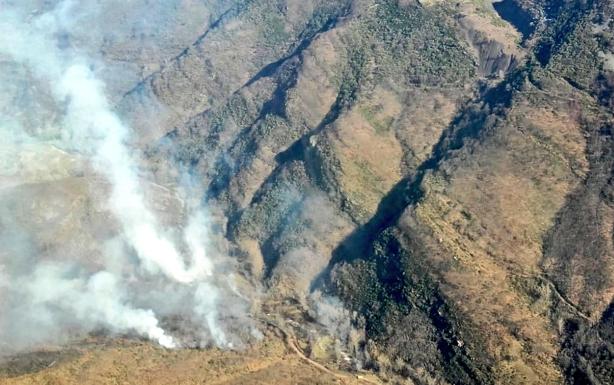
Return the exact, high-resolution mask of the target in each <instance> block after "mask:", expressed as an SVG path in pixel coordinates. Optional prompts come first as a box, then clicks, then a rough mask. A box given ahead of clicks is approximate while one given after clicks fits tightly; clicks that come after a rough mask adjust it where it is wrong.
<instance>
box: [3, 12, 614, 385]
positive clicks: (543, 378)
mask: <svg viewBox="0 0 614 385" xmlns="http://www.w3.org/2000/svg"><path fill="white" fill-rule="evenodd" d="M205 8H207V12H208V14H207V16H206V17H204V16H203V23H200V24H199V28H196V29H197V30H198V33H192V32H189V33H188V32H185V31H186V29H185V28H183V29H181V31H183V32H185V33H179V34H178V35H177V37H176V38H173V39H174V40H173V41H172V44H171V43H168V44H165V45H163V46H162V48H161V49H160V50H159V51H157V52H155V53H151V51H148V50H143V51H138V50H137V48H136V47H138V42H136V43H135V44H134V45H135V47H132V46H130V47H125V46H118V45H115V44H114V43H113V42H112V41H111V42H109V41H106V43H105V44H106V45H105V44H103V45H102V46H101V47H97V46H96V47H93V48H92V49H99V50H103V52H104V57H106V58H107V60H110V61H112V60H118V61H121V60H127V61H133V62H134V63H138V65H140V66H142V67H141V68H142V73H141V75H142V76H141V77H140V79H139V80H138V81H135V82H133V84H131V85H130V86H127V85H125V84H115V85H114V86H115V87H117V90H119V91H116V92H115V94H114V95H113V100H114V101H115V102H116V105H117V109H118V110H119V111H121V112H122V114H123V115H124V117H125V119H126V120H128V121H130V122H131V124H132V125H133V126H134V127H135V130H137V132H138V134H139V135H138V138H137V139H138V142H139V143H138V145H139V146H140V147H141V148H142V149H143V150H144V151H145V153H146V154H147V157H146V159H145V163H146V164H145V165H143V166H144V167H146V168H148V169H149V170H151V171H152V172H153V173H154V174H155V177H156V184H152V185H151V186H150V187H148V188H149V189H152V190H155V191H158V190H159V191H158V192H157V193H156V192H155V191H154V192H152V194H151V195H152V196H154V197H156V198H155V199H154V198H152V199H153V200H154V204H155V205H158V207H159V208H160V209H159V211H160V212H166V213H167V216H168V218H165V221H168V223H172V222H173V221H174V220H176V217H178V216H179V217H180V216H181V215H182V214H181V202H178V201H177V197H175V196H173V194H172V192H171V191H172V188H173V185H172V184H173V183H174V181H175V180H176V178H177V175H178V174H179V173H180V171H181V172H183V171H185V170H188V172H189V173H190V175H192V176H195V179H196V182H195V184H196V185H197V190H198V191H199V192H200V193H201V194H202V197H203V200H204V201H206V203H207V205H208V206H209V207H211V208H214V209H213V210H212V211H214V212H215V215H216V220H217V219H218V218H219V221H218V222H219V234H218V235H219V236H220V238H224V239H225V240H224V245H225V247H227V250H228V253H230V255H231V256H232V257H233V258H235V259H236V260H237V261H238V263H239V266H240V272H241V276H242V284H243V285H245V286H246V287H253V288H255V289H257V290H258V291H259V292H261V293H262V295H261V296H259V297H258V300H257V303H256V304H255V305H254V312H255V314H256V315H257V316H256V317H255V318H256V319H257V320H258V322H259V323H260V324H261V325H262V327H263V328H264V329H266V328H267V327H266V326H265V325H267V322H272V321H271V320H274V321H275V324H276V325H277V324H280V325H283V329H282V330H285V333H287V334H286V336H285V337H284V336H283V335H281V334H279V335H277V336H276V335H275V333H273V332H272V331H271V330H269V332H267V333H266V335H265V339H264V340H263V341H264V342H262V341H261V342H258V343H255V344H254V346H253V347H249V348H247V350H246V351H244V352H242V353H241V352H218V351H204V352H198V351H177V352H174V351H171V352H168V351H166V352H164V351H159V350H157V349H155V348H153V347H151V346H149V345H139V344H137V345H134V344H130V343H128V345H127V346H123V345H122V346H117V347H115V346H111V347H104V348H98V347H94V348H92V350H88V349H83V348H79V349H77V350H76V351H78V354H76V355H75V357H76V358H68V359H66V360H60V361H58V362H57V364H55V363H53V364H51V363H49V364H47V366H49V367H47V368H42V371H39V372H36V373H33V374H27V373H24V372H27V370H25V371H22V372H18V373H8V374H9V375H10V376H11V379H10V380H8V379H7V380H6V381H7V383H45V381H47V382H48V383H49V382H50V383H83V382H79V381H80V380H79V379H80V378H86V377H87V378H88V381H89V380H90V379H91V378H101V381H111V379H113V380H114V381H124V382H128V383H132V382H134V381H136V377H135V375H134V373H133V372H132V371H133V370H137V369H136V368H137V367H139V368H141V367H147V368H149V369H147V370H148V371H149V372H150V373H151V372H152V371H153V372H155V373H158V372H159V371H161V372H164V373H165V374H164V375H163V376H162V377H160V378H166V377H164V376H166V375H170V374H168V373H177V376H173V380H174V381H178V382H179V383H229V384H230V383H237V384H238V383H271V382H272V381H271V377H270V376H275V377H274V378H275V382H279V383H282V384H283V383H288V384H290V383H305V384H308V383H309V384H311V383H314V384H315V383H334V382H335V381H341V382H343V383H361V381H363V380H361V379H358V378H357V377H356V376H355V375H354V374H352V375H349V374H348V373H347V372H343V373H342V372H337V371H336V370H337V369H342V370H356V368H357V367H363V366H364V368H365V369H367V370H370V371H372V372H373V373H374V374H376V375H378V376H379V377H380V379H384V380H389V381H391V382H392V383H416V384H422V383H424V384H427V383H429V384H430V383H433V384H475V383H480V384H482V383H483V384H520V383H522V384H559V383H577V384H583V383H593V384H607V383H609V381H611V379H612V378H613V376H614V368H613V366H612V365H613V364H612V363H613V362H614V360H613V358H614V357H613V351H612V344H613V343H614V341H613V339H612V338H613V337H612V336H613V329H612V328H613V326H612V325H613V324H612V317H613V315H612V295H613V293H614V283H613V277H614V271H613V270H614V260H613V257H614V240H613V230H614V229H613V226H614V190H613V188H614V186H613V180H614V179H613V178H612V175H613V167H614V164H613V162H614V153H613V151H614V143H613V137H612V131H613V129H614V128H613V124H614V120H613V115H612V114H613V113H612V107H613V106H614V99H613V95H614V94H613V93H612V87H614V64H613V63H614V59H613V58H614V40H613V34H614V30H613V28H614V27H613V25H614V18H613V17H614V15H613V14H612V12H613V6H612V3H611V1H608V0H587V1H581V0H568V1H555V0H535V1H529V0H526V1H525V0H504V1H503V2H501V3H497V4H495V6H494V7H493V6H492V4H491V2H489V1H477V0H473V1H470V0H461V1H454V2H448V1H414V0H398V1H397V0H353V1H352V0H334V1H328V0H322V1H319V0H308V1H296V0H276V1H265V0H262V1H261V0H237V1H219V2H214V1H209V2H207V7H205ZM497 11H498V12H500V14H499V13H497ZM514 15H516V16H514ZM205 20H206V21H205ZM190 22H194V23H196V21H194V20H193V19H190ZM189 31H192V30H191V29H189ZM190 33H191V35H190ZM165 38H166V39H170V38H169V37H168V36H167V37H165ZM164 41H165V42H168V40H164ZM135 52H140V54H136V53H135ZM152 58H155V59H152ZM114 90H115V89H114ZM152 99H154V100H156V101H157V102H158V103H159V104H160V106H159V108H158V109H157V110H156V112H163V113H161V114H157V115H156V114H154V115H153V116H154V117H153V118H152V111H151V109H150V106H149V104H148V102H145V101H149V100H152ZM49 151H52V150H49ZM26 155H27V154H26ZM24 156H25V155H24ZM51 158H52V159H54V161H53V165H54V166H55V169H54V170H55V171H54V172H53V173H48V172H45V173H42V175H41V174H37V172H36V170H31V171H30V170H26V169H23V168H22V170H21V171H20V172H28V173H29V174H28V175H32V176H31V177H32V178H33V183H28V184H24V185H17V186H15V185H13V184H11V179H10V175H9V176H7V177H6V178H4V177H3V179H2V183H3V187H2V189H1V190H0V195H2V197H3V198H2V199H12V200H14V201H15V203H14V205H13V207H15V211H14V212H11V213H10V215H11V216H13V217H16V218H19V221H20V223H21V224H22V225H23V226H25V227H31V228H33V229H35V231H36V233H37V234H39V237H38V239H37V242H38V243H37V244H38V245H39V246H40V248H41V249H42V250H45V252H46V253H48V254H52V253H53V249H54V247H55V246H56V245H57V244H61V245H62V250H70V253H71V255H80V254H81V255H82V254H84V253H87V255H88V256H91V258H92V263H95V257H93V256H95V255H96V253H97V252H99V250H97V248H98V246H97V243H98V242H99V241H100V240H99V239H97V238H96V237H100V236H103V235H104V234H103V235H101V232H100V231H99V229H100V228H101V227H104V228H105V229H107V230H106V231H108V232H111V233H112V232H113V231H116V230H114V229H115V227H116V224H115V223H114V222H113V219H112V218H109V216H108V214H107V213H106V212H105V210H104V208H103V207H99V206H98V205H99V203H98V202H97V199H95V198H92V196H91V195H90V193H89V192H90V191H96V192H97V193H98V194H103V193H104V191H105V190H104V189H105V186H104V182H102V181H100V180H97V179H92V178H86V177H83V171H82V168H83V167H85V166H83V165H81V164H80V159H79V157H78V156H75V155H73V154H70V155H69V154H62V153H55V152H54V153H53V154H51V155H50V159H51ZM80 170H81V171H80ZM4 179H6V183H5V180H4ZM40 189H43V190H44V191H46V192H47V194H42V193H41V192H40V191H39V190H40ZM49 191H52V192H54V193H53V194H50V193H49ZM32 197H35V198H36V199H34V200H33V198H32ZM156 199H157V200H156ZM31 202H34V203H35V204H34V205H31V204H30V203H31ZM41 207H43V208H45V209H46V210H47V211H49V212H53V213H54V215H55V216H52V217H49V216H48V215H47V216H46V215H43V214H41V211H40V208H41ZM49 221H51V222H52V223H55V224H56V225H55V226H51V225H50V223H49ZM75 228H78V229H80V230H81V231H80V235H79V237H78V238H73V237H70V236H69V234H72V233H74V232H75ZM67 245H68V246H67ZM254 291H256V290H254ZM314 292H325V293H328V294H330V295H333V296H338V297H339V298H340V299H341V300H342V301H343V304H344V305H345V306H346V307H347V308H348V309H350V311H351V312H349V313H347V314H348V317H347V318H348V319H349V320H351V323H352V326H353V329H354V330H353V331H352V332H350V333H349V334H347V335H345V334H344V335H343V336H342V335H341V334H335V332H332V331H331V330H330V328H329V329H327V328H326V327H325V326H329V325H325V326H323V325H320V323H321V322H319V320H318V316H317V314H316V313H317V312H316V311H314V309H313V306H314V305H313V293H314ZM349 314H351V316H350V315H349ZM269 327H270V325H269ZM278 333H279V332H278ZM282 334H283V333H282ZM288 335H289V336H290V337H288ZM284 338H285V341H286V343H285V344H284V343H283V342H282V341H283V340H284ZM288 338H291V339H292V341H294V339H296V342H292V343H291V344H290V345H288V340H287V339H288ZM335 339H339V340H338V341H335ZM288 346H292V347H296V346H298V347H297V349H298V353H299V354H297V352H296V351H293V349H292V348H289V347H288ZM287 349H290V350H289V351H288V350H287ZM302 354H305V355H306V356H308V357H309V358H310V359H312V360H314V362H315V361H317V362H320V363H322V364H324V365H326V367H328V368H330V369H331V370H334V374H339V373H341V374H339V375H338V376H336V375H334V374H331V373H333V372H330V373H329V372H326V370H327V369H326V368H324V369H323V368H320V367H317V366H313V365H312V364H311V363H309V362H308V361H305V359H304V358H301V355H302ZM93 362H103V363H104V364H101V365H98V364H93ZM199 365H200V366H199ZM42 366H43V367H44V366H45V365H42ZM239 367H241V368H239ZM237 368H238V369H237ZM333 368H335V369H333ZM200 369H202V370H203V371H202V372H201V371H200ZM143 370H145V369H143ZM235 370H236V372H234V371H235ZM230 372H232V373H234V374H232V375H228V377H226V376H227V374H226V373H230ZM273 372H275V373H276V374H273ZM0 373H2V372H0ZM110 373H115V374H110ZM179 373H182V374H181V375H180V374H179ZM220 373H221V374H220ZM285 373H287V375H286V374H285ZM182 375H185V377H181V376H182ZM361 375H364V374H361ZM92 376H95V377H92ZM96 376H101V377H96ZM209 376H215V377H217V379H216V381H217V382H215V381H212V380H211V379H210V377H209ZM154 377H155V376H154ZM154 377H152V380H151V381H152V382H154V383H155V381H163V382H164V380H161V379H160V378H157V377H155V378H154ZM168 378H170V377H168ZM139 380H140V379H139ZM0 381H4V380H0ZM250 381H251V382H250ZM370 381H376V379H375V378H371V377H369V378H368V381H367V382H370ZM377 381H379V380H377ZM163 382H161V383H163ZM92 383H95V381H94V382H92Z"/></svg>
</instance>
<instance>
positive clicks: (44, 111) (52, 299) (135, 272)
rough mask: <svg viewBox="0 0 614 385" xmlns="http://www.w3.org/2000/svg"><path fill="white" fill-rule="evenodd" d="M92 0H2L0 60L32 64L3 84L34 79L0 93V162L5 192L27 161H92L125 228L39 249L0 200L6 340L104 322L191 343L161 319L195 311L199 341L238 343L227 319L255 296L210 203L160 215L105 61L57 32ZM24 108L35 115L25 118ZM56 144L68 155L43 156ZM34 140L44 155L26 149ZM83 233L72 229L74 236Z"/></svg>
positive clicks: (16, 343) (31, 340)
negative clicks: (243, 292) (86, 250)
mask: <svg viewBox="0 0 614 385" xmlns="http://www.w3.org/2000/svg"><path fill="white" fill-rule="evenodd" d="M84 4H85V5H86V4H89V2H79V1H61V2H59V3H58V4H56V5H55V6H54V7H52V8H51V9H49V10H46V11H44V12H41V11H38V12H37V13H36V14H31V13H27V12H24V8H25V7H23V8H20V7H19V6H18V5H11V4H10V3H2V2H0V6H1V7H2V9H0V63H3V65H6V66H7V68H17V70H16V71H17V72H18V73H19V74H22V75H23V74H25V75H24V76H23V78H24V79H25V80H24V82H23V83H22V84H18V85H15V84H13V83H12V81H13V79H9V78H6V77H3V78H0V86H1V87H3V88H4V89H5V90H8V94H9V95H11V94H19V93H20V92H23V89H27V88H30V89H33V90H35V91H33V92H32V95H33V96H31V97H30V99H28V102H27V103H24V105H19V103H20V102H19V101H20V100H21V99H20V98H19V97H17V96H19V95H17V96H15V97H13V98H11V97H4V98H0V134H2V135H3V138H2V141H1V142H0V173H4V175H5V176H6V175H9V174H11V173H10V172H8V171H7V169H12V170H13V171H12V174H11V176H12V178H5V179H0V183H1V184H0V193H3V194H10V193H11V191H13V190H11V191H9V190H10V189H11V188H15V186H20V185H27V184H28V183H29V182H32V181H30V180H28V179H27V178H26V174H27V175H30V174H28V173H27V172H25V168H26V167H27V168H34V169H36V170H38V171H39V172H38V174H40V173H42V174H46V173H51V171H48V172H46V171H45V167H46V166H49V167H51V166H52V164H51V163H53V162H60V161H58V160H57V159H58V157H59V158H61V159H64V158H69V159H71V161H73V162H77V163H78V162H82V163H85V164H87V165H89V166H87V167H82V168H83V169H85V170H88V167H90V166H91V168H92V169H93V170H94V171H93V172H91V173H92V174H95V175H96V176H101V177H103V178H104V180H106V182H107V184H108V186H109V188H108V191H106V195H105V194H103V193H100V192H99V195H100V194H102V196H103V197H106V199H107V201H108V207H107V209H108V211H109V212H110V213H111V215H112V217H113V218H114V221H116V222H117V223H118V227H119V231H120V236H119V237H109V239H104V241H105V245H106V246H105V247H104V248H103V250H102V251H100V253H98V254H96V253H94V254H93V255H94V256H93V257H88V256H84V259H75V260H73V259H71V258H69V257H71V255H61V254H62V250H61V249H59V251H57V252H56V253H55V254H59V255H54V258H51V259H49V260H46V261H43V260H41V259H40V258H39V255H37V253H38V252H41V251H40V250H39V249H37V248H36V247H33V246H31V245H30V244H31V243H32V242H31V241H30V238H33V237H36V236H37V234H33V233H32V232H33V231H32V229H28V228H23V226H21V227H20V225H19V223H18V222H19V221H17V220H13V218H12V217H13V216H14V215H15V212H17V211H18V209H16V208H15V207H13V206H10V202H11V200H10V199H8V200H6V201H5V202H4V203H3V204H0V209H1V210H2V212H1V213H0V214H2V220H0V241H1V243H0V246H2V247H3V250H2V251H0V349H2V348H5V350H6V349H8V350H11V348H13V349H19V348H21V347H23V346H29V345H33V344H38V343H48V342H57V340H58V339H60V338H58V336H68V335H69V334H70V333H71V332H74V333H76V334H79V333H87V332H89V331H92V330H94V329H96V328H99V327H104V328H106V329H108V330H110V331H112V332H116V333H138V334H139V335H141V336H144V337H146V338H149V339H152V340H154V341H157V342H158V343H159V344H160V345H162V346H164V347H168V348H173V347H177V346H180V345H181V344H182V343H185V342H182V338H183V339H185V336H181V335H180V336H174V335H172V334H171V333H170V332H168V331H166V330H164V328H163V326H161V325H162V323H163V322H161V318H160V317H161V316H164V317H172V316H179V317H184V318H185V319H189V322H190V323H191V324H192V326H191V328H193V329H194V330H195V334H196V335H193V336H189V338H190V339H191V340H194V341H197V343H198V344H202V343H215V344H217V345H218V346H222V347H228V346H232V345H233V344H236V343H237V341H236V338H233V337H232V336H229V333H231V332H229V330H228V329H229V328H228V327H227V325H225V324H224V321H223V319H224V317H227V318H232V319H233V320H235V321H236V320H237V319H244V318H246V314H245V313H246V310H245V309H246V307H247V304H248V303H247V300H245V299H244V298H241V296H240V295H236V293H235V283H234V282H233V277H235V275H234V274H232V264H231V263H230V261H229V259H228V258H227V257H224V256H222V255H221V253H220V252H219V250H215V248H214V247H212V246H211V244H212V241H211V235H210V234H209V231H208V227H209V226H208V223H207V215H206V212H205V210H203V208H201V207H199V205H198V204H195V205H194V204H189V205H187V211H188V212H187V214H186V215H185V218H186V219H184V220H183V221H182V222H183V223H180V224H178V225H177V226H176V227H175V228H171V229H169V228H168V227H167V226H166V225H165V224H163V223H162V222H161V221H160V220H159V219H158V216H159V213H157V212H156V211H155V210H153V209H152V208H151V207H150V206H151V204H150V201H149V200H148V196H147V195H148V192H147V191H146V188H145V186H146V182H145V181H144V179H147V176H146V175H145V176H144V175H143V173H142V172H141V171H140V169H139V166H140V165H141V164H142V160H141V159H139V155H138V151H137V150H136V149H135V148H134V147H133V146H131V144H130V143H131V142H132V140H133V137H132V136H133V133H132V132H131V130H130V128H129V127H127V126H126V125H125V124H124V123H123V122H122V119H120V117H119V116H118V115H117V114H116V113H115V112H114V111H113V107H112V105H111V103H110V102H109V99H108V96H107V95H106V94H105V85H104V84H103V82H102V81H101V80H100V79H99V78H98V76H97V73H96V70H95V68H96V64H97V63H96V62H95V61H94V60H93V59H91V58H89V57H88V56H87V55H86V54H85V53H84V50H80V49H78V48H76V47H72V46H69V47H66V46H62V44H59V43H58V37H59V36H62V34H63V33H65V31H66V30H69V29H74V28H88V26H85V25H79V18H78V17H76V16H75V15H78V14H79V13H80V11H82V10H81V9H80V7H83V6H84ZM49 104H51V105H52V107H48V105H49ZM26 118H27V121H28V125H30V126H33V127H25V125H24V121H25V119H26ZM40 132H43V133H47V136H50V137H52V140H48V139H43V137H44V136H45V135H40ZM49 132H51V133H49ZM54 132H57V135H55V136H54ZM41 143H44V146H43V147H40V146H39V145H40V144H41ZM50 147H52V148H54V149H55V150H54V151H57V152H58V153H59V154H60V155H57V154H56V155H57V156H56V157H54V158H53V159H52V158H50V157H46V154H49V148H50ZM41 148H43V149H44V151H42V150H40V149H41ZM28 151H29V153H34V154H36V156H29V157H26V156H25V155H24V154H26V152H28ZM54 154H55V152H54ZM54 156H55V155H54ZM63 157H64V158H63ZM18 159H20V161H22V163H19V162H18ZM24 159H25V160H24ZM75 159H78V161H76V160H75ZM28 162H29V164H26V163H28ZM33 162H38V163H37V164H36V165H34V164H33ZM84 172H90V171H84ZM38 174H37V175H38ZM0 176H1V175H0ZM60 177H61V176H60ZM38 178H39V179H37V180H35V181H37V182H38V181H40V179H41V177H40V176H39V177H38ZM42 178H43V179H44V178H51V179H53V178H56V179H57V178H59V177H56V176H51V174H49V175H43V176H42ZM92 178H94V177H92ZM8 180H10V182H7V181H8ZM6 191H9V192H6ZM41 193H42V194H55V193H57V192H54V191H44V190H43V191H42V192H41ZM13 194H14V191H13ZM90 198H91V199H93V200H95V199H96V197H95V196H92V197H90ZM196 201H199V199H196ZM33 202H34V200H33ZM33 204H34V203H33ZM49 215H54V214H49ZM111 222H112V221H111ZM50 223H51V225H56V224H55V223H54V222H53V220H50ZM57 225H58V226H59V225H60V224H57ZM79 236H80V235H79V234H74V235H71V239H73V240H75V239H76V240H75V241H74V242H77V243H78V241H79ZM47 254H49V253H47ZM51 254H53V253H51ZM67 254H70V253H67ZM86 257H87V258H86ZM134 257H136V259H135V258H134ZM88 258H89V259H88ZM92 259H93V260H92ZM84 260H87V262H84ZM222 301H223V302H224V304H223V305H224V306H223V309H222V308H221V305H222V303H221V302H222Z"/></svg>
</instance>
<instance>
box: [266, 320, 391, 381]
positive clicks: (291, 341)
mask: <svg viewBox="0 0 614 385" xmlns="http://www.w3.org/2000/svg"><path fill="white" fill-rule="evenodd" d="M264 322H265V323H266V324H267V325H268V326H271V327H272V328H274V329H277V330H279V332H280V333H281V334H282V336H283V338H284V341H285V343H286V345H287V346H288V348H290V350H291V351H293V352H294V353H296V354H297V355H298V356H299V358H300V359H301V360H303V361H305V362H306V363H307V364H309V365H311V366H313V367H315V368H316V369H318V370H320V371H322V372H324V373H327V374H330V375H331V376H333V377H335V378H337V379H339V380H341V381H342V382H343V383H346V381H356V380H358V381H360V382H363V383H366V384H376V385H380V384H381V382H379V381H375V380H371V379H369V378H366V377H363V376H361V375H354V376H353V375H348V374H342V373H339V372H337V371H333V370H331V369H329V368H327V367H326V366H324V365H322V364H320V363H319V362H316V361H314V360H312V359H311V358H309V357H307V356H306V355H305V353H303V351H302V350H301V349H300V348H299V347H298V345H297V342H296V337H294V335H293V334H292V333H290V332H288V331H286V330H285V329H284V328H283V327H281V326H279V325H277V324H276V323H274V322H272V321H269V320H266V321H264Z"/></svg>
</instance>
